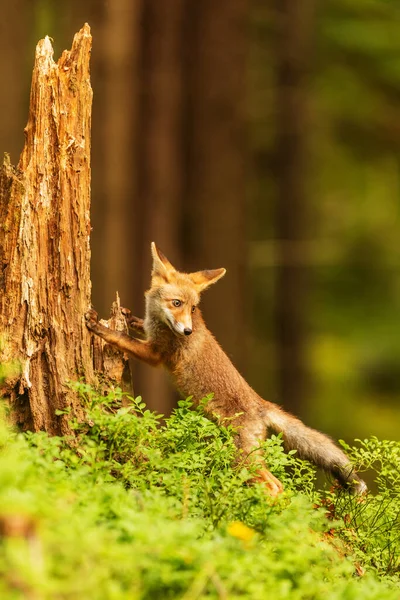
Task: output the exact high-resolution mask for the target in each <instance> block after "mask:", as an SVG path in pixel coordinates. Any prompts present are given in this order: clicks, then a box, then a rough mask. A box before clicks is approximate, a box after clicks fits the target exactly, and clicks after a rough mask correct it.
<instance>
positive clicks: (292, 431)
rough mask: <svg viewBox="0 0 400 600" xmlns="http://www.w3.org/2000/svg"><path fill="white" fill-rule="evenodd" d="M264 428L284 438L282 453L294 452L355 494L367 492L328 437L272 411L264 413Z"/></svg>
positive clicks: (344, 457)
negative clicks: (329, 474) (285, 451)
mask: <svg viewBox="0 0 400 600" xmlns="http://www.w3.org/2000/svg"><path fill="white" fill-rule="evenodd" d="M266 425H267V428H268V430H269V431H270V432H271V433H275V434H279V433H282V434H283V442H284V447H285V450H297V454H298V456H299V458H303V459H306V460H309V461H311V462H313V463H314V464H315V465H316V466H318V467H320V468H322V469H323V470H324V471H326V472H328V473H331V474H332V475H333V476H334V477H335V478H336V479H338V481H339V482H340V483H341V484H342V485H343V486H344V487H346V488H350V489H351V490H352V492H353V493H355V494H363V493H364V492H366V491H367V486H366V484H365V482H364V481H363V480H362V479H361V478H360V477H359V476H358V475H357V473H356V472H355V470H354V467H353V466H352V465H351V464H350V461H349V458H348V457H347V456H346V454H345V453H344V452H342V450H341V449H340V448H339V447H338V446H337V445H336V444H335V443H334V442H333V440H331V439H330V438H329V437H328V436H327V435H324V434H323V433H320V432H319V431H316V430H315V429H311V428H310V427H307V426H306V425H304V424H303V423H302V422H301V421H300V420H299V419H297V418H296V417H293V416H292V415H289V414H287V413H285V412H284V411H283V410H281V409H279V408H277V407H275V406H274V407H273V409H272V410H271V409H270V408H268V409H267V410H266Z"/></svg>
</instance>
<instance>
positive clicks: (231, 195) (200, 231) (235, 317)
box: [183, 0, 249, 371]
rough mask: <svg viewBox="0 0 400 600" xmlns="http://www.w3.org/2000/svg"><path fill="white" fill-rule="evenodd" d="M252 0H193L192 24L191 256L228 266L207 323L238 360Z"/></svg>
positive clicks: (210, 297)
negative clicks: (248, 34)
mask: <svg viewBox="0 0 400 600" xmlns="http://www.w3.org/2000/svg"><path fill="white" fill-rule="evenodd" d="M248 18H249V5H248V1H247V0H236V1H235V2H232V0H220V1H219V2H215V1H213V0H202V2H194V3H192V4H190V6H189V10H188V16H187V23H186V44H185V47H186V48H187V49H188V50H187V57H186V77H187V80H188V81H187V88H188V98H187V100H188V110H187V112H188V114H187V130H186V157H187V158H186V169H185V171H186V173H187V175H186V189H185V193H184V196H185V204H184V209H185V228H184V231H183V237H184V240H185V248H186V253H185V262H186V265H185V266H186V268H187V269H194V270H198V269H203V268H209V269H213V268H217V267H225V268H226V269H227V276H226V277H225V278H224V279H223V280H222V281H221V283H219V284H218V286H216V287H215V288H214V289H212V290H210V291H209V292H207V294H205V296H204V299H203V300H202V304H203V306H204V311H205V315H206V321H207V325H208V326H209V327H210V329H211V331H212V332H213V333H215V335H216V336H217V338H218V340H219V341H220V343H221V344H222V346H223V348H224V350H225V351H226V352H227V353H228V354H229V355H230V356H232V358H233V360H234V362H235V364H236V366H237V367H238V368H239V369H240V370H242V371H243V370H245V365H246V355H247V352H246V350H247V347H246V346H247V326H248V319H247V311H246V309H247V308H248V304H247V299H248V297H249V294H248V281H247V263H248V261H247V243H246V239H247V225H246V158H247V143H246V142H247V140H246V113H245V108H246V80H247V49H248V44H247V42H248V36H247V33H248V30H247V26H248Z"/></svg>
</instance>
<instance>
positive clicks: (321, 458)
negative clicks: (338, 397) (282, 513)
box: [86, 243, 366, 495]
mask: <svg viewBox="0 0 400 600" xmlns="http://www.w3.org/2000/svg"><path fill="white" fill-rule="evenodd" d="M152 254H153V270H152V280H151V287H150V289H149V290H148V291H147V292H146V294H145V296H146V315H145V319H144V321H143V320H142V319H139V318H137V317H133V316H131V315H130V313H129V311H125V312H126V314H127V318H128V322H130V324H131V326H132V327H133V328H134V329H135V330H136V331H137V332H138V333H142V334H143V335H144V336H145V340H138V339H135V338H132V337H130V336H128V335H126V334H122V333H119V332H115V331H111V330H110V329H107V328H106V327H104V326H103V325H100V324H99V323H98V321H97V314H96V313H95V312H94V311H93V310H91V311H89V313H87V315H86V320H87V325H88V327H89V329H90V330H91V331H93V332H94V333H96V334H97V335H99V336H100V337H102V338H103V339H104V340H105V341H106V342H108V343H110V344H113V345H114V346H116V347H118V348H120V349H121V350H123V351H124V352H129V353H130V354H132V356H134V357H135V358H138V359H139V360H142V361H144V362H147V363H148V364H151V365H154V366H156V365H162V366H164V367H165V368H166V369H167V370H168V371H169V373H170V374H171V375H172V377H173V379H174V381H175V384H176V386H177V388H178V389H179V390H180V392H181V393H182V395H183V396H184V397H187V396H192V397H193V400H194V402H196V403H197V402H199V401H200V400H201V399H202V398H203V397H204V396H206V395H208V394H210V393H212V394H213V398H212V400H211V401H210V402H209V403H208V405H207V411H208V412H209V413H210V416H211V417H214V416H217V417H218V418H219V419H220V420H223V419H226V418H229V419H233V423H234V425H235V426H236V427H238V433H237V437H236V445H237V447H238V448H239V449H240V450H241V451H242V453H243V457H244V459H245V460H255V461H257V462H259V466H260V468H259V476H258V477H257V480H260V481H263V482H264V483H265V485H266V488H267V489H268V491H269V493H271V494H272V495H276V494H278V493H279V492H281V491H282V484H281V483H280V482H279V481H278V480H277V479H276V478H275V477H274V476H273V475H272V474H271V473H270V472H269V471H268V470H267V468H266V466H265V464H264V463H263V460H262V457H261V455H260V453H259V452H258V451H257V449H256V448H257V446H259V443H260V441H263V440H265V439H266V437H267V436H268V435H269V434H270V433H271V432H273V433H279V432H282V433H283V439H284V444H285V448H286V449H287V450H289V449H296V450H297V452H298V455H299V456H300V457H301V458H306V459H308V460H311V461H312V462H314V463H315V464H316V465H317V466H320V467H322V468H323V469H325V470H326V471H328V472H330V473H332V474H333V475H334V476H335V477H337V478H338V479H339V481H340V482H341V483H342V484H345V485H348V486H350V487H352V488H353V490H354V491H355V492H357V493H361V492H363V491H364V490H365V489H366V486H365V483H364V482H363V481H362V480H361V479H360V478H359V477H358V475H356V474H355V473H354V470H353V469H352V467H351V465H350V464H349V460H348V458H347V456H346V455H345V454H344V453H343V452H342V450H340V449H339V448H338V447H337V446H336V444H334V442H333V441H332V440H331V439H330V438H329V437H327V436H326V435H324V434H322V433H320V432H318V431H315V430H313V429H310V428H308V427H306V426H305V425H304V424H303V423H302V422H301V421H300V420H299V419H297V418H296V417H294V416H292V415H290V414H288V413H286V412H284V411H283V410H282V409H281V408H279V407H278V406H277V405H276V404H273V403H271V402H267V401H265V400H263V399H262V398H261V397H260V396H259V395H258V394H257V393H256V392H255V391H254V390H253V389H252V388H251V387H250V386H249V385H248V383H247V382H246V381H245V380H244V378H243V377H242V376H241V375H240V373H239V372H238V371H237V370H236V368H235V367H234V366H233V364H232V362H231V361H230V359H229V358H228V356H227V355H226V354H225V352H224V351H223V350H222V348H221V347H220V345H219V344H218V342H217V341H216V340H215V338H214V336H213V335H212V333H210V331H209V330H208V329H207V327H206V325H205V323H204V320H203V317H202V315H201V312H200V310H199V308H198V303H199V301H200V293H201V292H202V291H204V290H205V289H206V288H207V287H208V286H209V285H211V284H213V283H215V282H216V281H218V279H220V278H221V277H222V276H223V275H224V274H225V269H215V270H211V271H198V272H196V273H180V272H179V271H177V270H176V269H175V268H174V267H173V266H172V265H171V263H170V262H169V261H168V259H167V258H166V257H165V256H164V255H163V254H162V252H161V251H160V250H158V249H157V248H156V246H155V244H154V243H153V244H152ZM255 449H256V450H255Z"/></svg>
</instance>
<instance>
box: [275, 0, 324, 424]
mask: <svg viewBox="0 0 400 600" xmlns="http://www.w3.org/2000/svg"><path fill="white" fill-rule="evenodd" d="M315 9H316V2H315V0H306V1H305V2H302V3H300V2H293V1H292V0H279V1H278V4H277V18H278V40H279V44H278V51H277V57H278V64H277V99H276V101H277V142H276V157H277V163H276V180H277V190H278V194H277V213H276V235H277V251H278V268H277V271H276V296H275V322H276V343H277V364H278V394H279V398H280V399H281V401H282V402H283V403H284V406H285V407H287V408H288V409H289V410H291V411H292V412H294V413H297V414H301V413H302V409H303V405H304V401H305V398H306V395H307V388H308V369H307V361H306V360H307V359H306V351H305V347H306V335H307V324H306V319H307V290H308V274H309V273H308V260H307V256H305V255H304V252H305V251H306V248H307V244H306V243H304V242H306V241H307V239H308V211H309V209H308V201H307V170H308V94H309V73H310V50H311V40H312V33H313V25H314V13H315ZM293 248H295V249H296V250H295V252H296V257H295V258H293Z"/></svg>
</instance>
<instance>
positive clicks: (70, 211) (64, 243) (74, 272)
mask: <svg viewBox="0 0 400 600" xmlns="http://www.w3.org/2000/svg"><path fill="white" fill-rule="evenodd" d="M91 44H92V38H91V35H90V28H89V26H88V25H87V24H86V25H85V26H84V27H83V28H82V29H81V31H79V33H77V34H76V35H75V38H74V41H73V44H72V48H71V50H70V51H64V52H63V54H62V56H61V58H60V59H59V61H58V62H57V63H56V62H54V60H53V48H52V45H51V42H50V39H49V38H48V37H46V38H45V39H44V40H41V41H40V42H39V43H38V45H37V48H36V56H35V64H34V69H33V78H32V87H31V96H30V107H29V118H28V124H27V126H26V128H25V145H24V148H23V151H22V154H21V157H20V161H19V164H18V167H13V166H12V165H11V164H10V160H9V158H8V157H7V156H5V159H4V163H3V166H2V168H1V172H0V364H7V363H12V364H14V366H15V365H19V368H17V369H15V370H14V374H13V375H10V377H8V379H7V380H6V383H5V385H3V390H2V392H3V395H5V396H6V397H7V398H8V399H9V401H10V403H11V404H12V407H13V408H14V411H13V412H14V415H15V421H16V422H17V423H18V424H20V425H21V426H22V427H23V428H24V429H31V430H39V429H44V430H46V431H48V432H49V433H55V434H60V433H66V432H67V431H68V424H67V418H66V417H65V416H63V415H61V416H58V415H56V410H57V409H61V410H65V409H67V408H70V409H71V410H72V412H73V413H75V414H76V415H77V416H78V417H79V416H80V414H81V408H80V406H79V402H78V400H77V398H76V396H75V394H74V393H73V392H72V391H71V390H70V389H69V388H68V387H67V386H66V382H68V380H77V379H78V378H79V377H83V378H84V379H85V381H86V382H88V383H94V382H95V381H96V377H95V371H94V367H93V356H92V348H91V335H90V333H89V332H88V330H87V329H86V326H85V320H84V314H85V312H86V311H87V309H88V307H90V296H91V281H90V245H89V243H90V174H91V171H90V133H91V109H92V88H91V85H90V74H89V60H90V52H91ZM119 360H122V359H121V357H119Z"/></svg>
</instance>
